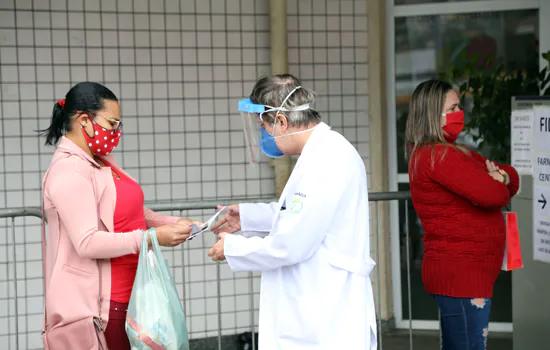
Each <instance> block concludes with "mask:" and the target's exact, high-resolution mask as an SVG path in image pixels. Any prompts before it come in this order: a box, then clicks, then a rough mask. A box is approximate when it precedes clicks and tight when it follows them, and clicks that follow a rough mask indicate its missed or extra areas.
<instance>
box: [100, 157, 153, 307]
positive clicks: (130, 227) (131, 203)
mask: <svg viewBox="0 0 550 350" xmlns="http://www.w3.org/2000/svg"><path fill="white" fill-rule="evenodd" d="M103 162H104V163H105V165H107V166H111V165H110V164H107V162H105V161H103ZM111 169H112V170H113V172H115V173H116V175H118V176H119V177H120V179H119V178H117V177H116V176H115V174H113V179H114V181H115V187H116V195H117V196H116V205H115V215H114V229H115V232H130V231H135V230H146V229H147V224H146V222H145V214H144V212H143V205H144V200H145V199H144V196H143V191H142V189H141V186H140V185H139V184H138V183H136V182H135V181H133V180H132V179H130V178H129V177H127V176H124V174H122V173H121V172H117V171H116V169H115V168H113V167H112V166H111ZM138 257H139V253H138V254H130V255H124V256H121V257H118V258H112V259H111V300H113V301H116V302H119V303H127V302H128V301H129V300H130V295H131V294H132V287H133V286H134V279H135V278H136V271H137V266H138Z"/></svg>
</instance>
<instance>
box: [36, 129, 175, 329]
mask: <svg viewBox="0 0 550 350" xmlns="http://www.w3.org/2000/svg"><path fill="white" fill-rule="evenodd" d="M104 158H105V160H106V161H107V162H108V163H109V164H111V165H112V166H113V167H115V168H116V170H118V171H121V172H122V173H123V174H124V175H126V176H129V175H128V174H127V173H126V172H124V171H123V170H122V169H120V168H119V167H118V165H117V163H116V161H115V159H114V157H113V156H112V155H108V156H106V157H104ZM42 185H43V186H42V188H43V199H44V210H45V213H46V217H47V218H48V231H47V255H46V261H44V264H45V276H44V278H45V287H46V301H45V307H46V314H47V319H46V320H45V322H46V325H45V326H44V327H47V329H52V328H55V327H59V326H62V325H65V324H68V323H71V322H73V321H77V320H80V319H82V318H85V317H90V316H98V315H99V312H100V309H99V302H98V298H99V296H100V293H101V298H102V300H101V317H102V321H103V326H104V327H106V326H107V322H108V317H109V304H110V296H111V262H110V258H114V257H119V256H122V255H127V254H134V253H137V252H138V251H139V249H140V248H141V239H142V231H141V230H136V231H133V232H126V233H118V232H117V233H115V232H114V229H113V227H114V223H113V216H114V211H115V203H116V189H115V183H114V180H113V176H112V173H111V168H109V167H101V166H100V165H99V164H98V163H97V162H96V161H95V160H94V159H93V158H92V157H90V156H89V155H88V154H87V153H86V152H84V150H82V149H81V148H80V147H78V146H77V145H76V144H75V143H74V142H72V141H71V140H69V139H67V138H66V137H63V138H62V140H61V142H60V144H59V146H58V147H57V150H56V151H55V153H54V156H53V159H52V163H51V165H50V167H49V169H48V171H47V172H46V175H45V176H44V182H43V184H42ZM145 219H146V222H147V227H158V226H162V225H165V224H173V223H175V222H176V221H177V220H179V219H180V218H178V217H171V216H164V215H161V214H158V213H155V212H153V211H152V210H149V209H147V208H145ZM98 266H99V269H101V292H100V290H99V286H100V284H99V269H98ZM44 329H46V328H44Z"/></svg>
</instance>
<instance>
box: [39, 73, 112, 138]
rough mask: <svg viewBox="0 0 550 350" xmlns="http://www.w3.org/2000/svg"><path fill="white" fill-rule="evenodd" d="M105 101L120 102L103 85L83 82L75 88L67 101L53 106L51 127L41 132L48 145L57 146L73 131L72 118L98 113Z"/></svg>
mask: <svg viewBox="0 0 550 350" xmlns="http://www.w3.org/2000/svg"><path fill="white" fill-rule="evenodd" d="M104 100H111V101H118V99H117V97H116V95H115V94H114V93H113V92H112V91H111V90H109V89H108V88H106V87H105V86H103V85H101V84H98V83H93V82H82V83H78V84H76V85H75V86H73V87H72V88H71V89H70V90H69V92H68V93H67V95H66V96H65V99H63V100H58V101H57V103H56V104H55V105H54V106H53V111H52V120H51V123H50V126H49V127H48V128H47V129H44V130H40V131H39V132H40V134H41V135H42V136H46V145H50V146H54V145H56V144H57V142H58V141H59V139H60V138H61V137H62V136H63V135H65V134H66V133H67V132H69V131H71V117H72V116H74V115H76V114H77V113H82V112H87V113H90V112H97V111H99V110H101V109H103V108H104V107H105V104H104Z"/></svg>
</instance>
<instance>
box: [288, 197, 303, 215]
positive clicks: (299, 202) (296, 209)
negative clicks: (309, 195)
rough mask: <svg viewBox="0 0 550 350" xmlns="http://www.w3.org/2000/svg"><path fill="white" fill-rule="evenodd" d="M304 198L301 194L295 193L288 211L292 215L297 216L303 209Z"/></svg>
mask: <svg viewBox="0 0 550 350" xmlns="http://www.w3.org/2000/svg"><path fill="white" fill-rule="evenodd" d="M304 198H305V196H304V195H303V194H301V193H296V194H295V195H294V196H293V197H292V202H291V203H290V211H291V212H293V213H294V214H298V213H300V212H301V211H302V209H303V208H304Z"/></svg>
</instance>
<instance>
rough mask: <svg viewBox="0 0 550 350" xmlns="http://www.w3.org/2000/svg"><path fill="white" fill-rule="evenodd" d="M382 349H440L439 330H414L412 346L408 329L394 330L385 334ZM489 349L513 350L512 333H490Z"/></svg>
mask: <svg viewBox="0 0 550 350" xmlns="http://www.w3.org/2000/svg"><path fill="white" fill-rule="evenodd" d="M378 347H379V349H380V350H439V349H440V348H439V332H434V331H414V333H413V347H412V348H411V347H410V341H409V333H408V331H393V332H389V333H386V334H384V335H383V337H382V343H381V344H380V343H379V345H378ZM487 350H512V335H511V334H499V333H493V334H491V333H489V340H488V341H487Z"/></svg>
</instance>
